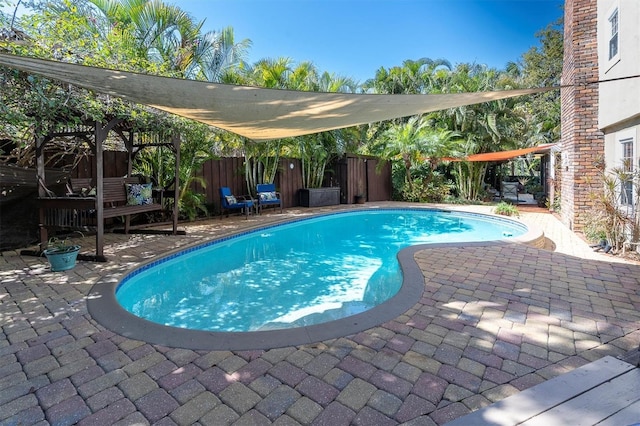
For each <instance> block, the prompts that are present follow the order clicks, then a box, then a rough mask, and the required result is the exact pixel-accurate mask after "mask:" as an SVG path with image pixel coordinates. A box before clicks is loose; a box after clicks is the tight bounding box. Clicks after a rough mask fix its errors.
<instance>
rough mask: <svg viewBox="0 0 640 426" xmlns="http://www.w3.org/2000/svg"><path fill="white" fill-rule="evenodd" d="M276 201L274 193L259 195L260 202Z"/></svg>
mask: <svg viewBox="0 0 640 426" xmlns="http://www.w3.org/2000/svg"><path fill="white" fill-rule="evenodd" d="M271 200H277V197H276V193H275V192H261V193H260V201H271Z"/></svg>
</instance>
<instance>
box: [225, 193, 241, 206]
mask: <svg viewBox="0 0 640 426" xmlns="http://www.w3.org/2000/svg"><path fill="white" fill-rule="evenodd" d="M224 198H226V199H227V204H229V205H232V204H236V203H237V202H238V201H237V200H236V197H234V196H233V195H225V197H224Z"/></svg>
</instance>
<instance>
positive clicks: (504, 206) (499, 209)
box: [493, 201, 520, 217]
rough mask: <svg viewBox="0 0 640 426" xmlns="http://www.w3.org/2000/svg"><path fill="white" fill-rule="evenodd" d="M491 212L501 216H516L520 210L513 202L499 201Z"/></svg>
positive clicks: (518, 215)
mask: <svg viewBox="0 0 640 426" xmlns="http://www.w3.org/2000/svg"><path fill="white" fill-rule="evenodd" d="M493 212H494V213H495V214H500V215H503V216H516V217H520V212H519V211H518V208H517V207H516V206H514V205H513V204H510V203H507V202H505V201H500V202H499V203H498V204H497V205H496V206H495V207H494V208H493Z"/></svg>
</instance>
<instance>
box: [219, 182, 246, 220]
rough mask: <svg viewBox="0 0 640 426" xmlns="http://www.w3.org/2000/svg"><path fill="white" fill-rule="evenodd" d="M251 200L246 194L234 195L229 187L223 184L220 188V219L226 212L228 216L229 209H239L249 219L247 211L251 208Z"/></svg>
mask: <svg viewBox="0 0 640 426" xmlns="http://www.w3.org/2000/svg"><path fill="white" fill-rule="evenodd" d="M253 205H254V204H253V200H252V199H251V197H249V196H247V195H241V196H234V195H233V194H232V193H231V189H230V188H228V187H226V186H223V187H221V188H220V219H222V215H223V214H224V213H225V212H226V213H227V217H229V211H230V210H241V211H242V213H244V215H245V216H246V217H247V219H249V213H250V212H251V210H252V209H253Z"/></svg>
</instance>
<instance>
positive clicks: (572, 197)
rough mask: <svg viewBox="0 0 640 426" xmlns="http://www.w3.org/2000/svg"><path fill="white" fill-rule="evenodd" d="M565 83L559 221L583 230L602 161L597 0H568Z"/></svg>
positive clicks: (602, 139) (564, 67)
mask: <svg viewBox="0 0 640 426" xmlns="http://www.w3.org/2000/svg"><path fill="white" fill-rule="evenodd" d="M564 19H565V22H564V63H563V70H562V84H563V85H571V86H570V87H565V88H563V89H562V92H561V94H562V96H561V103H562V123H561V125H562V139H561V150H562V165H561V167H562V181H561V186H560V187H561V194H560V196H561V205H560V208H561V217H562V221H563V222H564V223H565V225H567V226H568V227H569V228H571V229H575V230H580V229H582V227H583V226H584V221H585V218H586V217H587V215H588V214H589V211H590V210H591V205H592V203H591V201H590V196H589V193H590V191H591V190H590V185H589V184H588V182H589V180H590V179H595V178H596V177H597V171H596V168H595V167H594V163H595V162H596V161H597V160H598V159H601V158H603V157H604V135H603V134H602V132H600V131H599V130H598V85H597V84H586V83H590V82H591V83H593V82H595V81H597V80H598V46H597V2H596V1H595V0H566V1H565V17H564Z"/></svg>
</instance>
